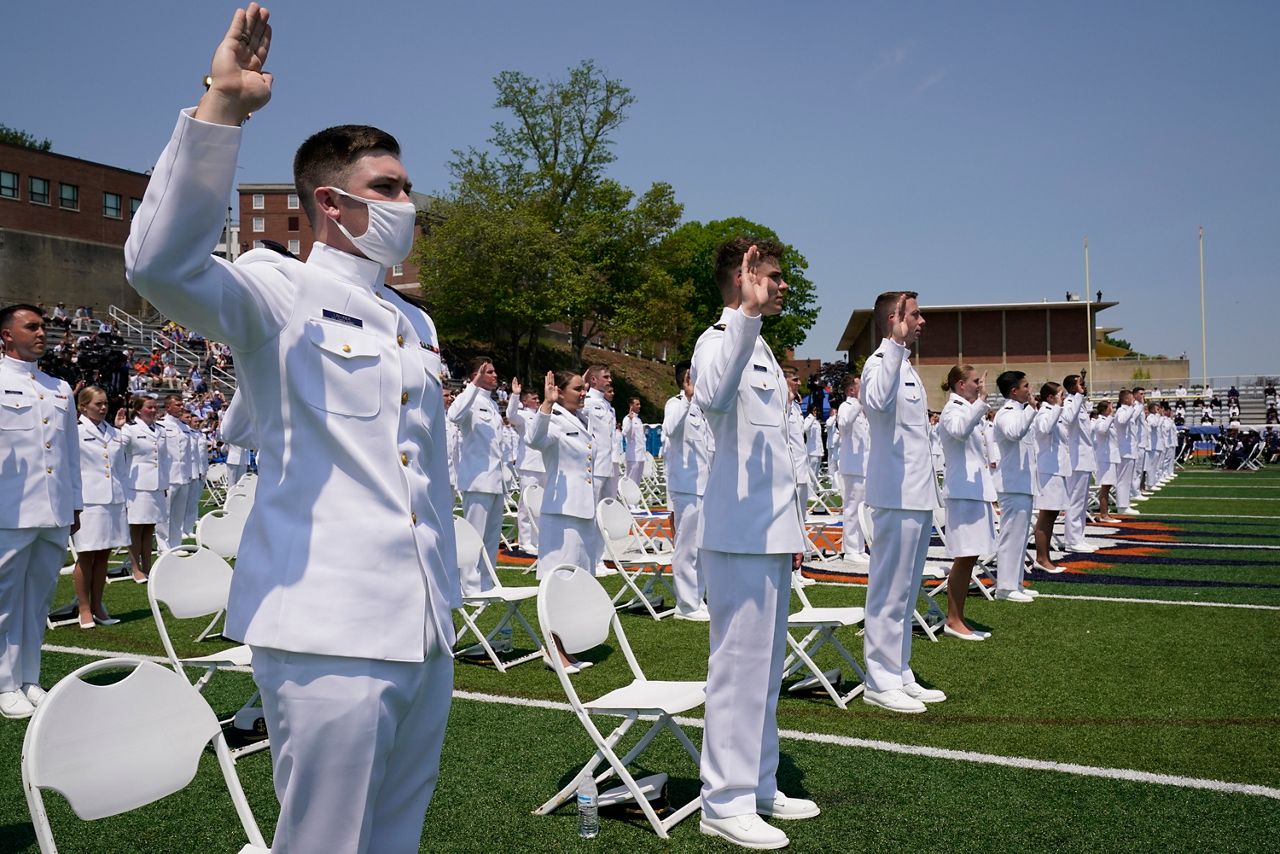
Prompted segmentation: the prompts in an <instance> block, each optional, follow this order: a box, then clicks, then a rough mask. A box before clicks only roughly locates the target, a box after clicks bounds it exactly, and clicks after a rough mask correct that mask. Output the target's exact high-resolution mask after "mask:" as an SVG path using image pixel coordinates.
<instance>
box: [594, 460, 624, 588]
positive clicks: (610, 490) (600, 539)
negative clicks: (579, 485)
mask: <svg viewBox="0 0 1280 854" xmlns="http://www.w3.org/2000/svg"><path fill="white" fill-rule="evenodd" d="M591 489H592V490H593V491H594V492H595V499H596V507H599V506H600V502H601V501H603V500H604V499H606V498H614V499H616V498H617V497H618V479H617V478H616V477H600V476H598V475H597V476H595V477H592V479H591ZM587 549H588V551H589V557H590V559H591V562H592V564H593V565H594V566H595V569H594V570H592V574H593V575H598V574H599V570H603V569H604V568H605V566H604V534H602V533H600V526H599V525H597V524H596V520H595V517H594V515H593V516H592V519H591V539H589V540H588V541H587ZM587 568H588V569H590V567H587Z"/></svg>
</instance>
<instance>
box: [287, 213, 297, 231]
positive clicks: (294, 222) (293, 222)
mask: <svg viewBox="0 0 1280 854" xmlns="http://www.w3.org/2000/svg"><path fill="white" fill-rule="evenodd" d="M289 230H290V231H297V230H298V218H297V217H296V216H291V217H289Z"/></svg>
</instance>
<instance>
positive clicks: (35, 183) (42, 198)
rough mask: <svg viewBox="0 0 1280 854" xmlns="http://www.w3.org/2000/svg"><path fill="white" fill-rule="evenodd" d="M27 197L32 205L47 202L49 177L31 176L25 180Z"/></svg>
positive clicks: (45, 203)
mask: <svg viewBox="0 0 1280 854" xmlns="http://www.w3.org/2000/svg"><path fill="white" fill-rule="evenodd" d="M27 198H29V199H30V200H31V203H32V204H33V205H47V204H49V179H48V178H35V177H32V178H31V179H30V180H29V181H28V182H27Z"/></svg>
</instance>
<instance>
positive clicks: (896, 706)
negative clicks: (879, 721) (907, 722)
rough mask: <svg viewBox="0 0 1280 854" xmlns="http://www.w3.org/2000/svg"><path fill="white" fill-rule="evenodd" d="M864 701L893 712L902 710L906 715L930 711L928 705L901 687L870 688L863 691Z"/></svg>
mask: <svg viewBox="0 0 1280 854" xmlns="http://www.w3.org/2000/svg"><path fill="white" fill-rule="evenodd" d="M862 702H864V703H866V704H867V705H869V706H879V707H880V708H882V709H888V710H889V711H891V712H902V713H903V714H905V715H918V714H920V713H921V712H927V711H929V707H928V706H926V705H925V704H924V703H922V702H920V701H919V700H917V699H916V698H915V697H911V696H909V695H908V694H907V692H906V691H903V690H902V689H901V688H892V689H890V690H888V691H872V690H871V689H870V688H868V689H866V690H865V691H863V692H862Z"/></svg>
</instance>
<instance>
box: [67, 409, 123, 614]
mask: <svg viewBox="0 0 1280 854" xmlns="http://www.w3.org/2000/svg"><path fill="white" fill-rule="evenodd" d="M76 409H77V410H79V412H80V422H79V434H80V435H79V437H78V439H79V446H80V483H81V490H82V496H83V499H84V510H83V511H81V513H80V530H78V531H76V533H75V535H74V536H72V538H71V542H72V544H73V545H74V546H75V548H76V568H75V571H74V573H73V581H74V583H75V590H76V603H77V604H78V605H79V606H80V628H82V629H92V628H93V627H94V626H95V625H97V624H102V625H104V626H106V625H112V624H114V623H118V622H120V621H119V620H117V619H114V618H113V617H112V616H111V615H110V614H108V613H107V609H106V607H105V606H104V605H103V604H102V591H103V590H104V589H105V588H106V585H107V558H109V557H110V556H111V550H112V549H114V548H119V547H120V546H127V545H128V544H129V525H128V522H127V520H126V518H125V493H124V483H125V477H126V475H127V473H128V469H129V466H128V463H126V462H125V458H124V444H123V442H122V441H121V437H120V434H119V432H118V431H117V430H116V427H113V426H111V425H110V424H108V423H107V393H106V392H105V391H103V390H102V389H100V388H98V387H97V386H96V385H90V386H85V387H84V388H82V389H80V393H79V394H77V395H76ZM124 417H125V410H124V409H123V408H121V409H120V411H119V412H118V413H117V414H116V425H117V426H122V425H123V424H124Z"/></svg>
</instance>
